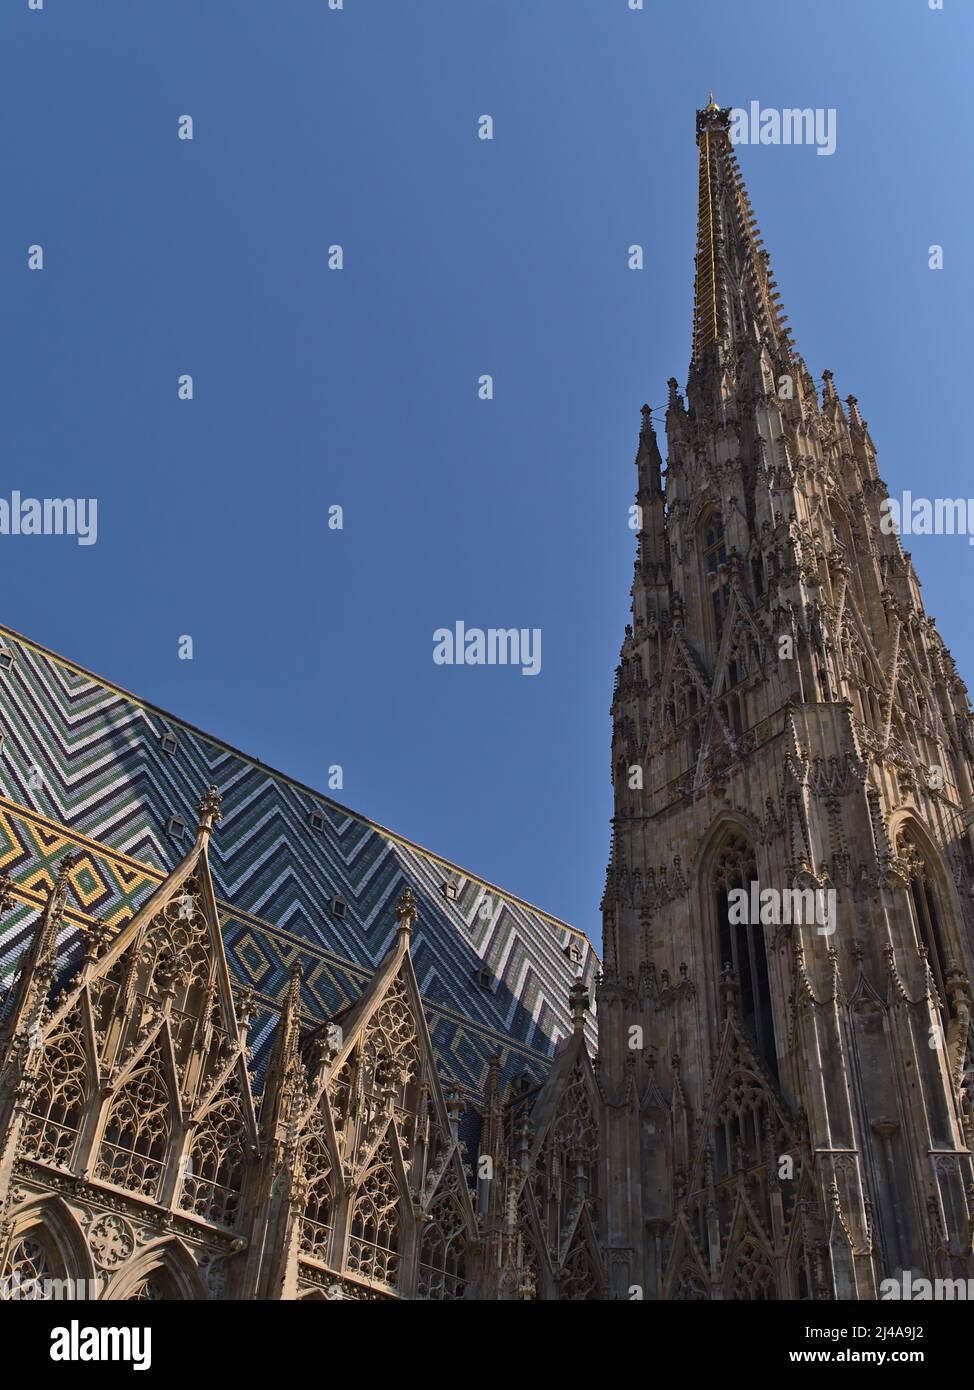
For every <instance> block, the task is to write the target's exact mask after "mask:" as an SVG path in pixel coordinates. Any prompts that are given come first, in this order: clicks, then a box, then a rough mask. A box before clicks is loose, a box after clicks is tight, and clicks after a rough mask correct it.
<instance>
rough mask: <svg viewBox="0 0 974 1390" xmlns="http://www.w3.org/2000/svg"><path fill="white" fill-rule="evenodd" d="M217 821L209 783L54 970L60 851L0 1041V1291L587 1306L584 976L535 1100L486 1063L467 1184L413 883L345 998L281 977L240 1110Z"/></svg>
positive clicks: (590, 1251)
mask: <svg viewBox="0 0 974 1390" xmlns="http://www.w3.org/2000/svg"><path fill="white" fill-rule="evenodd" d="M218 817H219V798H218V796H217V794H216V790H215V789H214V788H211V789H210V791H209V792H208V793H207V795H206V796H205V797H204V798H203V801H202V803H201V806H200V822H199V829H198V832H197V836H196V840H195V842H194V844H193V848H192V849H191V851H190V852H189V854H188V855H187V856H186V858H185V859H184V860H183V862H182V864H180V865H179V866H178V867H177V868H176V869H175V870H174V872H173V873H172V874H171V875H170V876H169V877H168V878H167V879H166V881H165V882H164V883H163V884H162V886H161V887H160V888H159V889H158V891H157V892H156V893H155V894H154V895H153V897H152V898H151V899H150V901H149V902H147V903H146V904H145V906H144V907H143V908H142V910H141V911H140V912H139V913H137V914H136V916H135V917H134V918H133V919H132V920H131V921H130V922H129V923H128V924H127V925H126V926H124V927H123V928H122V929H121V930H120V931H119V932H117V933H114V934H113V933H107V932H106V933H99V932H92V933H90V935H89V937H88V940H87V951H86V956H85V960H84V963H83V964H82V965H81V967H80V969H79V970H78V971H77V972H75V973H73V974H70V975H69V977H68V978H67V979H64V980H61V979H57V978H56V964H57V959H58V938H59V935H60V934H61V933H62V930H63V926H64V924H63V920H62V914H63V911H64V907H65V900H66V897H67V892H68V875H69V872H70V869H71V867H72V863H71V860H70V858H67V859H65V861H64V862H63V863H62V866H61V872H60V874H59V875H58V880H57V883H56V884H55V886H54V889H53V891H52V892H51V894H50V897H49V899H48V902H47V905H46V907H45V909H44V912H43V913H42V915H41V919H40V922H39V925H38V928H37V931H36V932H35V934H34V938H33V942H32V946H31V951H30V954H29V956H28V958H27V959H26V960H25V962H24V964H23V967H22V969H21V972H20V975H19V979H18V983H17V986H16V988H15V990H14V992H13V995H12V999H11V1001H10V1006H9V1009H8V1012H7V1015H6V1020H5V1025H4V1029H3V1032H2V1034H0V1132H2V1134H3V1147H2V1150H0V1202H2V1204H3V1220H2V1226H0V1247H2V1248H0V1296H3V1297H7V1298H27V1297H42V1296H44V1290H45V1281H51V1280H56V1281H65V1280H71V1281H72V1282H73V1283H75V1284H78V1286H79V1287H80V1289H81V1291H82V1293H83V1294H84V1295H85V1296H87V1297H97V1298H104V1299H142V1298H145V1299H170V1300H171V1299H202V1298H211V1299H222V1298H229V1299H241V1298H247V1299H253V1298H257V1299H301V1298H352V1299H377V1298H378V1299H382V1298H393V1297H398V1298H407V1299H408V1298H414V1299H426V1300H430V1299H435V1300H454V1299H460V1298H475V1297H479V1298H535V1297H542V1298H551V1297H564V1298H593V1297H599V1296H600V1295H601V1293H602V1292H603V1280H602V1272H601V1258H600V1247H599V1242H598V1235H597V1205H596V1203H597V1177H596V1174H597V1167H598V1127H597V1107H598V1093H597V1089H596V1086H595V1081H594V1074H593V1071H592V1066H591V1062H590V1061H589V1056H588V1051H587V1048H586V1046H585V1040H584V1026H585V1020H584V1015H585V1010H586V1007H587V1005H588V994H587V991H586V990H585V988H584V986H582V985H580V984H579V985H578V986H577V987H576V988H575V989H574V990H573V991H572V1008H573V1015H574V1024H575V1026H574V1029H573V1031H572V1035H571V1037H570V1038H569V1039H567V1040H566V1042H565V1043H564V1044H563V1045H562V1047H561V1049H560V1050H559V1052H558V1054H557V1056H556V1059H555V1061H554V1063H553V1065H552V1069H551V1072H550V1074H549V1076H548V1078H547V1080H546V1082H545V1084H544V1086H543V1087H542V1088H540V1090H539V1088H538V1086H537V1085H536V1084H534V1083H533V1082H532V1081H531V1080H530V1079H529V1078H525V1079H524V1081H523V1083H522V1084H520V1085H517V1086H515V1087H514V1088H513V1090H512V1094H511V1096H510V1097H509V1098H508V1099H507V1103H506V1104H503V1105H502V1098H501V1095H500V1088H499V1083H498V1069H497V1067H496V1066H492V1068H491V1072H490V1080H489V1083H488V1087H487V1093H486V1096H485V1098H484V1114H483V1125H482V1128H481V1133H480V1140H479V1153H478V1155H477V1163H476V1173H477V1181H476V1182H474V1180H473V1165H472V1164H471V1163H469V1162H468V1161H467V1155H466V1153H465V1147H464V1145H463V1144H462V1142H461V1140H460V1136H459V1119H460V1115H461V1112H462V1111H463V1109H464V1106H465V1101H464V1099H463V1098H462V1097H461V1096H460V1094H459V1091H458V1090H457V1089H456V1088H448V1087H445V1086H444V1085H443V1083H442V1081H441V1078H440V1075H439V1072H438V1068H437V1062H436V1057H435V1054H434V1050H433V1046H432V1042H431V1039H430V1034H429V1030H428V1027H427V1024H426V1016H425V1012H424V1007H423V1002H422V998H421V995H420V991H419V987H418V985H417V982H416V976H415V973H414V971H413V967H412V960H411V956H410V940H411V935H412V928H413V926H414V924H415V921H416V913H417V908H416V901H415V899H414V898H413V896H412V894H411V893H410V892H409V890H408V889H407V891H406V892H405V893H404V894H403V895H402V897H401V898H400V900H399V904H398V906H397V909H396V915H397V918H398V930H397V933H396V941H395V944H394V946H393V947H392V949H391V950H390V951H389V953H388V955H387V956H386V958H385V960H384V961H383V962H382V963H381V965H380V966H379V969H378V970H377V971H376V973H375V975H374V977H373V979H372V981H371V983H370V985H369V987H368V988H367V989H366V990H365V991H364V993H363V994H362V995H361V997H360V998H359V999H358V1000H357V1001H356V1003H355V1004H354V1005H353V1006H351V1008H350V1009H348V1010H347V1011H345V1012H343V1013H341V1014H339V1015H338V1016H337V1017H335V1018H334V1019H330V1020H325V1021H322V1022H319V1023H317V1024H311V1025H310V1026H308V1025H307V1024H305V1025H302V1020H301V1010H300V985H301V978H300V970H299V969H298V970H296V971H295V973H294V975H293V977H292V983H291V989H290V992H289V996H288V999H287V1003H286V1006H285V1009H284V1011H283V1014H282V1016H281V1019H280V1022H279V1024H278V1027H277V1036H276V1040H275V1043H274V1046H273V1049H272V1052H271V1056H270V1059H269V1062H268V1065H267V1068H266V1073H265V1078H264V1089H263V1094H262V1096H261V1097H259V1098H257V1097H255V1096H254V1095H253V1092H252V1078H251V1073H250V1070H249V1067H248V1062H249V1060H250V1053H249V1049H248V1045H247V1029H248V1024H249V1022H250V1016H251V1013H252V1000H251V999H250V998H249V996H248V994H247V993H246V992H243V993H241V992H239V991H235V990H234V989H233V987H232V985H231V980H230V974H229V971H228V968H227V961H226V955H225V951H224V946H223V940H222V934H221V931H220V925H219V916H218V912H217V903H216V898H215V895H214V892H213V884H212V880H211V877H210V872H209V866H208V861H207V852H208V846H209V842H210V836H211V834H212V831H213V827H214V822H215V820H216V819H218ZM7 892H8V890H7V889H5V890H4V895H5V896H6V894H7ZM5 905H6V906H9V898H8V899H7V901H6V904H5ZM81 1281H83V1282H81Z"/></svg>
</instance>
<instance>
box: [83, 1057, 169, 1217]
mask: <svg viewBox="0 0 974 1390" xmlns="http://www.w3.org/2000/svg"><path fill="white" fill-rule="evenodd" d="M158 1061H159V1057H158V1051H157V1050H156V1051H155V1052H154V1054H153V1056H152V1057H151V1058H150V1060H149V1061H146V1062H143V1064H142V1065H141V1066H139V1067H138V1068H137V1069H136V1071H135V1072H134V1073H133V1075H132V1076H130V1077H129V1079H128V1081H127V1082H126V1083H125V1085H124V1086H123V1087H122V1089H121V1090H120V1091H119V1092H118V1095H117V1096H116V1097H115V1099H114V1100H113V1101H112V1106H111V1109H110V1111H109V1113H108V1121H107V1123H106V1125H105V1136H104V1138H103V1139H102V1143H101V1148H100V1150H99V1154H98V1166H97V1168H96V1176H97V1177H98V1178H100V1179H102V1180H103V1181H104V1182H110V1183H114V1184H115V1185H116V1186H117V1187H127V1188H129V1189H130V1190H131V1191H133V1192H138V1193H140V1194H141V1195H142V1196H143V1197H151V1198H153V1199H155V1198H156V1197H158V1195H159V1189H160V1187H161V1184H162V1176H163V1170H164V1167H165V1161H166V1153H167V1150H168V1148H169V1135H170V1128H171V1121H170V1104H169V1091H168V1089H167V1087H166V1083H165V1081H164V1080H163V1078H162V1075H161V1073H160V1071H159V1067H158V1065H157V1063H158Z"/></svg>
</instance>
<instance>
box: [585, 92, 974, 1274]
mask: <svg viewBox="0 0 974 1390" xmlns="http://www.w3.org/2000/svg"><path fill="white" fill-rule="evenodd" d="M697 145H698V150H699V185H700V203H699V225H698V240H697V255H696V289H695V305H694V323H693V355H692V360H691V364H690V371H689V377H688V381H687V388H686V401H685V402H684V400H683V399H682V398H681V395H680V393H679V390H678V388H677V383H676V381H675V380H671V381H670V383H669V403H668V406H667V411H666V437H667V446H668V455H669V456H668V460H667V467H666V474H665V481H664V478H663V475H662V468H663V465H662V459H661V456H660V451H659V448H658V446H657V441H656V436H655V433H654V430H653V424H652V419H651V415H650V411H649V408H648V407H644V408H643V426H642V431H641V434H640V438H639V451H638V455H637V459H636V464H637V468H638V491H637V494H636V500H637V503H638V507H639V509H640V512H639V516H640V533H639V545H638V554H637V559H636V566H635V577H634V580H633V587H632V623H631V626H629V627H627V628H626V636H625V640H624V642H623V645H622V653H621V659H620V664H619V667H618V672H617V679H616V685H615V690H614V696H613V704H612V716H613V740H612V765H613V783H614V795H615V815H614V821H613V845H612V858H611V863H610V866H609V870H608V875H607V883H606V891H605V899H604V903H603V911H604V931H605V946H604V950H605V968H604V975H603V977H602V980H601V983H600V987H599V994H598V997H599V1033H600V1064H599V1065H600V1084H601V1086H602V1090H603V1094H604V1097H605V1104H606V1109H605V1138H604V1154H605V1166H606V1173H605V1177H606V1181H605V1188H604V1190H605V1193H606V1204H605V1211H604V1216H603V1220H604V1231H603V1235H604V1240H605V1245H606V1253H607V1257H608V1276H609V1280H610V1294H611V1295H612V1296H615V1297H622V1298H626V1297H629V1298H633V1297H639V1296H642V1297H645V1298H669V1299H703V1298H730V1299H741V1298H752V1299H753V1298H768V1299H771V1298H803V1299H817V1298H825V1299H828V1298H842V1299H850V1298H875V1297H878V1296H879V1295H880V1293H881V1288H880V1285H881V1282H882V1281H883V1280H884V1279H890V1278H898V1277H900V1276H901V1275H902V1274H903V1272H904V1271H907V1270H909V1271H911V1275H912V1277H913V1278H914V1279H916V1278H920V1277H925V1278H930V1279H933V1278H938V1277H939V1278H957V1277H961V1276H964V1277H966V1276H970V1275H974V1262H972V1259H971V1249H972V1243H971V1242H972V1218H974V1172H972V1163H971V1141H972V1138H974V1125H972V1118H971V1110H970V1099H969V1097H970V1086H971V1080H972V1074H974V1073H972V1060H971V1057H972V1052H971V1042H972V1037H971V1027H970V1008H971V988H970V984H969V981H970V979H971V977H972V971H974V960H972V951H974V902H972V894H974V852H972V844H971V825H972V822H974V785H972V775H974V774H972V759H974V724H972V717H971V711H970V706H969V702H968V698H967V691H966V688H965V686H964V684H963V682H962V681H961V679H960V677H959V676H958V674H957V672H956V669H955V667H954V663H953V661H952V659H951V657H950V654H949V652H948V651H947V649H946V648H945V646H944V644H943V641H942V639H941V637H940V634H939V633H938V631H937V629H936V627H935V625H934V622H933V620H932V619H931V618H928V617H927V616H926V614H925V612H924V609H923V604H922V602H921V600H920V589H919V584H918V581H917V578H916V575H915V573H914V570H913V566H912V564H911V561H910V557H909V555H908V554H906V553H904V551H903V550H902V548H901V545H900V541H899V538H898V536H897V535H896V534H895V533H891V531H890V528H889V524H888V520H887V518H886V517H885V515H884V508H883V503H884V499H885V498H886V496H887V491H886V487H885V485H884V484H883V482H882V479H881V478H880V476H879V474H878V472H877V468H876V454H875V449H874V446H873V442H872V439H871V438H870V435H869V431H868V429H867V427H866V424H865V423H864V421H863V419H862V417H861V415H860V413H859V409H858V406H857V404H856V400H855V398H854V397H853V396H849V397H848V398H847V399H846V402H845V404H844V405H843V403H842V402H841V401H840V399H839V396H838V394H837V392H836V388H835V386H834V384H833V380H832V376H831V373H829V372H825V373H824V378H823V382H822V389H821V396H819V395H818V394H817V393H816V386H815V382H814V381H813V379H812V377H811V375H810V373H809V371H808V369H807V367H806V366H805V363H804V362H803V361H802V359H801V357H800V356H799V355H798V353H797V352H796V350H795V348H794V346H793V344H792V341H791V338H790V336H789V332H788V329H787V327H786V323H787V319H786V317H785V315H784V313H783V312H782V307H781V302H780V297H779V295H778V293H777V290H776V289H775V282H774V279H773V278H772V276H771V272H770V268H769V264H768V255H767V252H765V251H764V250H763V249H762V242H761V238H760V235H759V233H758V231H757V228H756V225H755V219H754V217H753V215H752V213H751V208H750V204H749V201H748V197H747V193H746V191H745V189H744V185H743V182H742V179H741V175H740V171H739V167H738V163H737V159H736V157H735V154H734V150H733V146H732V144H731V140H730V111H729V110H724V109H721V108H719V107H718V106H716V105H715V103H714V102H713V100H711V102H710V104H709V105H708V106H707V107H706V108H705V109H704V110H703V111H699V112H698V113H697ZM769 890H770V891H769Z"/></svg>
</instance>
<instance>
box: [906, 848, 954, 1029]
mask: <svg viewBox="0 0 974 1390" xmlns="http://www.w3.org/2000/svg"><path fill="white" fill-rule="evenodd" d="M897 849H898V852H899V856H900V858H901V859H903V860H904V861H905V863H906V866H907V869H908V872H909V875H910V885H909V895H908V896H909V902H910V914H911V916H912V919H913V930H914V932H915V933H916V939H917V944H918V945H920V946H923V947H924V948H925V949H926V953H927V960H928V961H929V963H930V970H931V973H932V974H933V978H934V983H935V984H936V986H937V994H938V995H939V997H940V1008H941V1013H942V1014H943V1015H945V1016H946V1014H947V1013H948V1011H949V1004H950V1001H949V997H948V994H947V967H948V964H949V960H950V958H949V955H948V952H947V947H946V938H945V934H944V928H943V918H942V914H941V910H940V902H939V896H938V893H937V888H936V879H935V876H934V874H933V872H932V870H931V868H930V865H929V864H928V863H927V859H926V856H925V855H924V854H923V852H922V850H921V849H920V846H919V844H918V842H917V841H916V839H915V838H914V837H913V836H912V835H911V834H910V832H909V830H904V831H903V833H902V834H901V835H900V836H899V840H898V845H897Z"/></svg>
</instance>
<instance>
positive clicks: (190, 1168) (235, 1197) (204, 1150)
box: [180, 1092, 246, 1226]
mask: <svg viewBox="0 0 974 1390" xmlns="http://www.w3.org/2000/svg"><path fill="white" fill-rule="evenodd" d="M245 1135H246V1130H245V1127H244V1118H243V1113H242V1110H241V1106H240V1099H239V1097H238V1096H237V1095H235V1094H233V1093H232V1092H225V1093H224V1094H223V1096H222V1097H221V1098H220V1099H219V1100H218V1101H217V1102H216V1103H215V1104H214V1105H212V1106H211V1107H210V1109H209V1110H208V1111H207V1112H206V1114H205V1115H204V1116H203V1118H202V1119H201V1120H200V1122H199V1124H198V1125H197V1127H196V1130H195V1133H194V1134H193V1141H192V1144H191V1146H190V1151H189V1155H188V1161H187V1162H186V1164H185V1168H186V1172H185V1174H184V1177H183V1187H182V1194H181V1197H180V1206H181V1207H182V1208H183V1210H184V1211H191V1212H195V1214H196V1215H197V1216H202V1217H203V1218H204V1220H206V1221H212V1222H214V1223H215V1224H217V1225H220V1226H233V1225H235V1223H236V1219H237V1212H238V1209H239V1204H240V1190H241V1186H242V1184H243V1162H244V1139H245Z"/></svg>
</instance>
